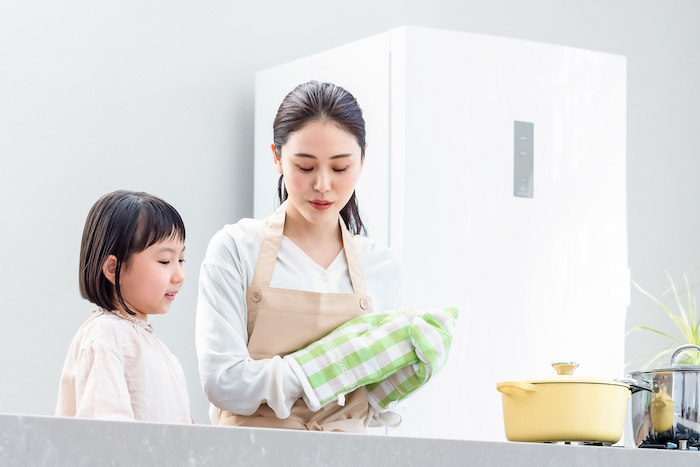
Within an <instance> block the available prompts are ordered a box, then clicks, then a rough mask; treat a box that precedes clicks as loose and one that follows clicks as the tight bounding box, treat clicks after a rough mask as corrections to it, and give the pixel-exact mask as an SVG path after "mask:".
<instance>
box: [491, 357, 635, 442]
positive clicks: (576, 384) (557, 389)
mask: <svg viewBox="0 0 700 467" xmlns="http://www.w3.org/2000/svg"><path fill="white" fill-rule="evenodd" d="M552 366H553V367H554V368H555V369H556V370H557V373H558V374H559V375H558V376H556V377H553V378H551V379H543V380H539V381H524V382H523V381H502V382H500V383H498V384H497V385H496V388H497V389H498V390H499V391H500V392H501V393H502V398H503V421H504V423H505V429H506V438H507V439H508V440H509V441H532V442H558V441H565V442H572V441H576V442H588V443H603V444H615V443H616V442H618V441H619V440H620V438H621V437H622V429H623V427H624V424H625V410H626V409H627V399H629V397H630V395H631V392H630V385H629V384H626V383H623V382H618V381H613V380H608V379H603V378H593V377H586V376H573V371H574V370H575V369H576V368H577V367H578V365H577V364H576V363H569V362H567V363H554V364H552Z"/></svg>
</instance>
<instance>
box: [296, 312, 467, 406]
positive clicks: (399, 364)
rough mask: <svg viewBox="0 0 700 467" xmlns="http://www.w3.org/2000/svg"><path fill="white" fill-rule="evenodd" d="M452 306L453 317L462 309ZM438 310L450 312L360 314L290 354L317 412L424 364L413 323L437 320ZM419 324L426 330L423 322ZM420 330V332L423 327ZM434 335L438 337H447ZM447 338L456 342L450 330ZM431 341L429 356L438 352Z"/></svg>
mask: <svg viewBox="0 0 700 467" xmlns="http://www.w3.org/2000/svg"><path fill="white" fill-rule="evenodd" d="M449 310H454V317H453V318H452V319H453V320H454V319H455V318H456V313H457V310H456V309H453V308H450V309H449ZM435 313H437V314H445V313H447V312H446V311H445V310H435V311H421V310H405V311H400V312H393V313H392V312H380V313H374V314H370V315H364V316H360V317H358V318H355V319H352V320H350V321H348V322H347V323H345V324H343V325H342V326H340V327H338V328H337V329H335V330H334V331H332V332H331V333H330V334H328V335H327V336H326V337H324V338H322V339H320V340H318V341H316V342H314V343H313V344H310V345H309V346H307V347H305V348H304V349H301V350H298V351H296V352H294V353H292V354H289V355H287V356H285V357H284V359H285V360H286V361H287V362H288V363H289V365H290V366H291V367H292V369H293V370H294V372H295V373H296V375H297V377H298V378H299V380H300V381H301V384H302V386H303V387H304V396H303V398H304V401H305V402H306V405H307V406H308V407H309V409H311V410H312V411H316V410H318V409H320V408H321V407H323V406H324V405H326V404H328V403H330V402H332V401H335V400H337V401H338V403H339V404H341V405H342V404H344V400H345V398H344V395H345V394H347V393H349V392H351V391H353V390H355V389H356V388H358V387H361V386H365V385H368V384H372V383H377V382H381V381H383V380H385V379H386V378H387V377H389V376H390V375H392V374H393V373H395V372H397V371H398V370H400V369H401V368H403V367H406V366H410V365H413V364H420V362H421V360H420V358H419V356H418V354H417V352H416V350H414V343H413V341H412V339H411V325H412V323H413V321H416V323H418V322H421V323H433V324H435V323H437V322H438V321H435V319H434V317H433V314H435ZM418 318H420V320H418ZM415 328H416V329H421V328H424V325H423V324H421V325H420V326H415ZM421 332H422V331H421ZM415 333H416V337H418V335H419V331H416V332H415ZM429 334H430V335H431V336H432V337H433V338H434V337H436V336H437V337H440V336H445V334H439V333H438V334H436V335H433V334H432V333H429ZM446 337H448V338H449V341H450V342H451V339H452V338H451V335H447V336H446ZM421 339H422V338H419V339H418V340H421ZM418 340H416V342H418ZM431 342H432V341H429V340H425V339H422V340H421V343H422V345H424V346H425V352H427V354H428V355H433V351H431V350H429V349H428V346H429V345H433V344H434V342H433V343H431ZM437 344H438V348H445V347H449V344H447V346H445V344H444V343H442V344H440V343H437ZM421 352H424V351H423V350H421ZM428 378H429V376H428ZM424 379H425V380H426V381H427V378H424Z"/></svg>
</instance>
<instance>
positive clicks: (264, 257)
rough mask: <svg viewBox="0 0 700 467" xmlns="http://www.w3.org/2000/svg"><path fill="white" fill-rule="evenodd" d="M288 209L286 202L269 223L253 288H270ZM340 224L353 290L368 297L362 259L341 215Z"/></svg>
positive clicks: (339, 217)
mask: <svg viewBox="0 0 700 467" xmlns="http://www.w3.org/2000/svg"><path fill="white" fill-rule="evenodd" d="M286 208H287V202H286V201H285V202H284V203H282V205H281V206H280V207H279V208H278V209H277V211H275V213H274V214H273V215H272V216H271V217H270V220H269V221H268V223H267V230H266V231H265V238H264V239H263V243H262V247H261V248H260V255H259V256H258V262H257V264H256V265H255V272H254V273H253V283H252V284H251V287H269V286H270V280H271V279H272V272H273V271H274V269H275V263H276V262H277V252H278V251H279V248H280V243H282V234H283V233H284V221H285V219H286V214H287V212H286ZM338 222H339V224H340V230H341V233H342V239H343V251H344V252H345V259H346V260H347V263H348V273H349V274H350V282H351V283H352V289H353V291H354V293H355V294H357V295H367V289H366V287H365V280H364V278H363V277H362V267H361V266H360V258H359V256H357V250H356V249H355V244H354V243H353V241H352V236H351V235H350V232H349V231H348V228H347V227H346V226H345V221H343V218H342V217H341V216H340V215H338Z"/></svg>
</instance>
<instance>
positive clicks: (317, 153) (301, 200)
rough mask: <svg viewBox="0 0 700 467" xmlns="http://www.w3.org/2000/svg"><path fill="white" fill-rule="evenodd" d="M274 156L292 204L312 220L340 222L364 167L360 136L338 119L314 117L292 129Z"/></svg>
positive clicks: (312, 221) (317, 221) (309, 220)
mask: <svg viewBox="0 0 700 467" xmlns="http://www.w3.org/2000/svg"><path fill="white" fill-rule="evenodd" d="M274 149H275V148H274V145H273V146H272V151H273V157H274V160H275V166H276V167H277V171H278V172H279V173H280V174H282V175H284V183H285V186H286V187H287V193H288V194H289V198H288V199H289V204H291V206H290V208H292V209H295V210H297V211H298V212H299V213H300V214H301V215H302V216H303V217H304V218H305V219H306V220H307V221H308V222H310V223H312V224H323V223H326V222H337V220H338V213H339V212H340V210H341V209H343V207H345V205H346V204H347V202H348V201H349V200H350V197H351V196H352V192H353V190H354V189H355V185H356V184H357V179H358V177H359V175H360V172H361V171H362V164H363V159H362V151H361V148H360V145H359V144H357V139H355V137H354V136H353V135H352V134H350V133H348V132H347V131H345V130H343V129H341V128H340V127H339V126H338V125H336V124H335V123H334V122H330V121H329V122H321V121H317V120H314V121H311V122H309V123H307V124H306V125H304V126H303V127H302V128H301V129H300V130H298V131H296V132H294V133H292V134H291V135H290V136H289V139H288V140H287V142H286V143H285V144H284V145H283V146H282V148H281V157H280V158H279V159H277V157H275V156H274Z"/></svg>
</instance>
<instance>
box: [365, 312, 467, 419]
mask: <svg viewBox="0 0 700 467" xmlns="http://www.w3.org/2000/svg"><path fill="white" fill-rule="evenodd" d="M458 315H459V312H458V311H457V309H456V308H454V307H449V308H445V309H444V310H433V311H429V312H426V313H423V314H422V315H420V316H417V317H416V318H415V319H413V320H412V321H411V324H410V326H409V334H410V336H411V342H412V343H413V345H414V347H415V352H416V355H417V357H418V360H419V363H415V364H413V365H408V366H405V367H403V368H400V369H399V370H398V371H397V372H396V373H394V374H392V375H391V376H389V377H388V378H386V379H385V380H383V381H379V382H377V383H373V384H370V385H367V386H366V389H367V400H368V401H369V403H370V404H371V405H372V407H374V408H375V409H376V410H377V411H379V412H386V411H388V410H391V409H392V408H393V407H394V406H395V405H396V404H398V403H399V402H400V401H402V400H404V399H405V398H407V397H408V396H410V395H411V394H412V393H413V392H415V391H416V390H417V389H419V388H421V387H423V386H424V385H425V384H426V383H427V382H428V380H430V379H431V378H432V377H433V376H435V375H436V374H437V373H438V372H439V371H440V370H441V369H442V368H443V367H444V366H445V364H446V363H447V359H448V357H449V354H450V347H451V345H452V335H453V334H454V328H455V324H456V321H457V316H458Z"/></svg>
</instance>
